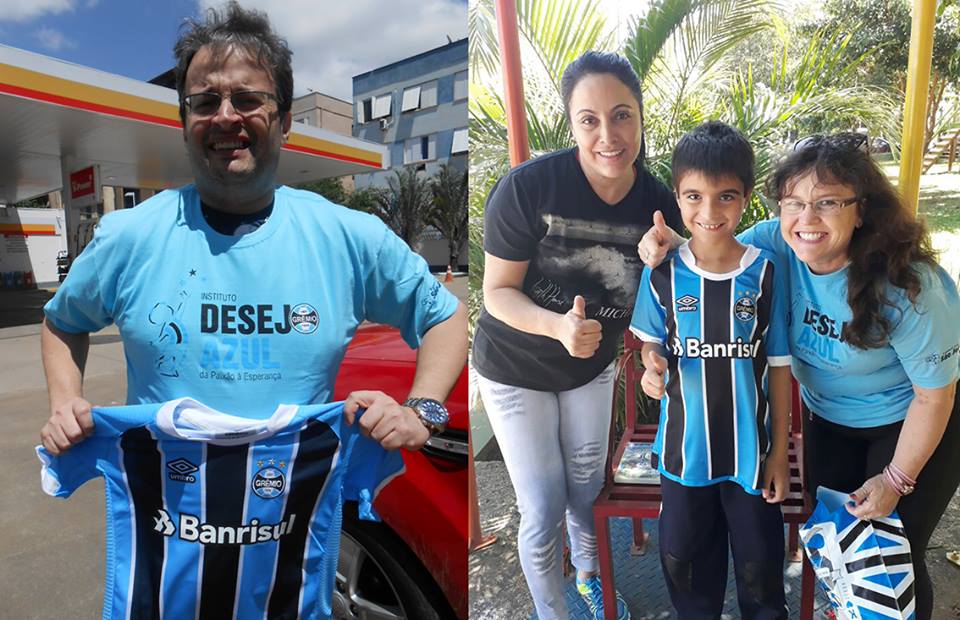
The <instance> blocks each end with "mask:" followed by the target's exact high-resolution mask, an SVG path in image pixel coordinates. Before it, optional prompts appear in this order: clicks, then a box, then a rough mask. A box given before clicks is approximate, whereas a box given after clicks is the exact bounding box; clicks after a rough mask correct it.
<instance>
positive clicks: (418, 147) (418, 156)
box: [403, 135, 437, 164]
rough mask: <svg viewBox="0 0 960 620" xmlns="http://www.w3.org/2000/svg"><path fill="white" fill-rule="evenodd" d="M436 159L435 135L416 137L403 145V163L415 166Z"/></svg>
mask: <svg viewBox="0 0 960 620" xmlns="http://www.w3.org/2000/svg"><path fill="white" fill-rule="evenodd" d="M436 158H437V138H436V136H435V135H430V136H417V137H416V138H410V139H409V140H406V141H405V142H404V143H403V163H404V164H415V163H418V162H421V161H429V160H432V159H436Z"/></svg>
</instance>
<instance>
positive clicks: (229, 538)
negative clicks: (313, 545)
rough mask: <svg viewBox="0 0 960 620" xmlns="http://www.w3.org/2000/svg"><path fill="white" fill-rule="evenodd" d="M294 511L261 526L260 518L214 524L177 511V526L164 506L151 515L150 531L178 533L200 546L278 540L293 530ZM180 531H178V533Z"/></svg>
mask: <svg viewBox="0 0 960 620" xmlns="http://www.w3.org/2000/svg"><path fill="white" fill-rule="evenodd" d="M296 518H297V515H296V514H293V513H291V514H290V516H289V517H287V519H286V520H285V521H281V522H280V523H271V524H268V525H261V524H260V520H259V519H250V523H249V524H248V525H236V526H231V525H213V524H211V523H201V522H200V518H199V517H197V516H195V515H191V514H187V513H181V514H180V522H179V524H178V525H179V527H178V525H175V524H174V522H173V519H172V518H170V513H168V512H167V511H166V510H164V509H163V508H160V509H158V510H157V516H156V517H153V531H155V532H158V533H159V534H160V535H161V536H168V537H172V536H173V535H174V534H177V537H178V538H179V539H180V540H185V541H187V542H199V543H200V544H203V545H253V544H256V543H262V542H268V541H271V540H280V537H281V536H283V535H285V534H289V533H290V531H291V530H292V529H293V521H294V519H296ZM178 530H179V533H178Z"/></svg>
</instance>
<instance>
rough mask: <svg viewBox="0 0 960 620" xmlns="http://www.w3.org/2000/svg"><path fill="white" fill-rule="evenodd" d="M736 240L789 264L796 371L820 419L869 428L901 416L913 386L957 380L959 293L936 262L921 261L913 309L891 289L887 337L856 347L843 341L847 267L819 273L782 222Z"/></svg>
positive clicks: (933, 385)
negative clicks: (784, 233)
mask: <svg viewBox="0 0 960 620" xmlns="http://www.w3.org/2000/svg"><path fill="white" fill-rule="evenodd" d="M739 239H740V240H741V241H742V242H744V243H750V244H752V245H755V246H757V247H759V248H763V249H769V250H772V251H773V252H774V253H775V254H776V255H777V256H778V258H779V259H780V260H779V261H778V263H779V264H782V265H787V266H788V267H789V277H790V291H791V295H790V347H791V353H792V355H793V374H794V376H795V377H796V378H797V381H799V382H800V391H801V394H802V396H803V399H804V401H805V402H806V403H807V406H808V407H809V408H810V409H811V410H812V411H813V412H814V413H816V414H817V415H819V416H821V417H822V418H824V419H826V420H829V421H831V422H835V423H837V424H843V425H846V426H852V427H858V428H865V427H871V426H882V425H884V424H892V423H894V422H898V421H900V420H903V419H904V418H905V417H906V415H907V408H908V407H909V405H910V402H911V401H912V400H913V397H914V392H913V386H914V385H916V386H918V387H921V388H940V387H943V386H945V385H949V384H950V383H952V382H954V381H956V380H957V376H958V359H960V355H958V348H960V345H958V343H960V320H958V318H957V317H958V313H960V296H958V295H957V287H956V284H955V283H954V282H953V280H952V279H951V278H950V276H949V275H948V274H947V273H946V272H945V271H944V270H943V269H942V268H940V267H939V266H938V267H937V268H936V269H930V268H928V267H926V266H920V267H919V270H920V275H921V287H922V290H921V293H920V296H919V297H918V298H917V305H916V306H914V304H912V303H911V302H910V300H909V299H908V298H907V296H906V293H905V292H904V291H903V289H899V288H896V287H894V286H893V285H888V286H887V293H886V294H887V296H888V297H889V298H890V299H891V300H892V301H893V302H894V304H895V307H893V308H891V307H887V308H886V309H885V310H884V313H885V315H886V317H887V318H888V319H889V320H890V322H891V325H893V326H894V329H893V331H892V332H891V334H890V339H889V342H888V343H887V344H886V345H885V346H882V347H880V348H877V349H865V350H864V349H857V348H854V347H852V346H850V345H848V344H847V343H846V342H844V341H843V339H842V337H841V334H842V331H843V325H844V324H845V323H846V322H847V321H849V320H850V319H851V318H852V312H851V311H850V306H849V305H848V304H847V269H846V268H843V269H840V270H839V271H835V272H833V273H829V274H824V275H817V274H815V273H813V272H812V271H810V269H809V268H808V267H807V265H806V264H805V263H803V262H802V261H801V260H800V259H798V258H797V256H796V254H794V253H793V250H791V249H790V246H789V245H787V242H786V241H784V239H783V237H782V236H781V234H780V221H779V220H770V221H767V222H761V223H759V224H757V225H756V226H754V227H752V228H750V229H749V230H746V231H744V232H743V233H742V234H741V235H740V236H739Z"/></svg>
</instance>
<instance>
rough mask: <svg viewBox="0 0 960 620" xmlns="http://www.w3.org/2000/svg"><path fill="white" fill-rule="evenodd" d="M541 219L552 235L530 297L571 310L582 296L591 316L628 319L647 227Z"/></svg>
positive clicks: (545, 244)
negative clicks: (638, 245)
mask: <svg viewBox="0 0 960 620" xmlns="http://www.w3.org/2000/svg"><path fill="white" fill-rule="evenodd" d="M542 219H543V223H544V225H545V226H546V228H547V234H546V236H545V237H544V239H543V240H542V241H541V242H540V247H539V254H538V255H537V258H536V268H535V272H537V275H538V277H537V279H536V280H535V281H534V282H532V286H531V288H530V297H531V299H533V301H534V302H536V303H537V304H538V305H540V306H542V307H544V308H549V309H551V310H554V311H556V312H566V311H567V310H569V309H570V307H571V306H572V305H573V298H574V297H575V296H576V295H582V296H583V297H584V299H585V300H586V301H587V316H588V318H598V319H622V318H625V317H629V316H630V314H631V312H632V311H633V303H634V300H635V299H636V296H637V286H638V285H639V282H640V274H641V272H642V271H643V264H642V263H641V262H640V260H639V258H637V253H636V243H637V240H638V239H639V238H640V237H642V236H643V233H644V232H645V231H646V227H641V226H631V225H624V224H610V223H608V222H602V221H595V220H593V221H591V220H583V219H574V218H564V217H562V216H559V215H554V214H550V213H547V214H544V215H543V218H542Z"/></svg>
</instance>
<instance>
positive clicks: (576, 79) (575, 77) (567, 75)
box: [560, 51, 647, 160]
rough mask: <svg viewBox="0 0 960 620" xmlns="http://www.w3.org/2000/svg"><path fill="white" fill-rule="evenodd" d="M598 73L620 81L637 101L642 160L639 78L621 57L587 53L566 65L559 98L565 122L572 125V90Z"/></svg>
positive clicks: (603, 53) (641, 103)
mask: <svg viewBox="0 0 960 620" xmlns="http://www.w3.org/2000/svg"><path fill="white" fill-rule="evenodd" d="M598 73H599V74H602V73H607V74H610V75H612V76H613V77H615V78H617V79H618V80H620V81H621V82H622V83H623V85H624V86H626V87H627V89H628V90H629V91H630V93H631V94H632V95H633V97H634V99H636V100H637V105H638V106H639V107H640V159H641V160H643V159H644V158H645V157H646V151H647V146H646V141H645V139H644V134H645V131H644V129H645V128H644V123H643V91H642V90H641V89H640V78H638V77H637V73H636V72H635V71H634V70H633V67H632V66H630V62H629V61H628V60H627V59H626V58H624V57H623V56H621V55H619V54H614V53H613V52H594V51H589V52H584V53H583V54H581V55H580V56H578V57H577V58H576V59H575V60H574V61H573V62H571V63H570V64H569V65H567V68H566V69H564V70H563V77H561V78H560V96H561V97H562V98H563V111H564V113H565V114H566V115H567V121H568V122H571V123H572V120H571V119H570V98H571V97H572V96H573V89H574V88H576V86H577V84H578V83H580V80H582V79H583V78H585V77H586V76H588V75H595V74H598Z"/></svg>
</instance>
